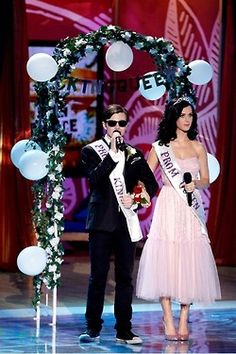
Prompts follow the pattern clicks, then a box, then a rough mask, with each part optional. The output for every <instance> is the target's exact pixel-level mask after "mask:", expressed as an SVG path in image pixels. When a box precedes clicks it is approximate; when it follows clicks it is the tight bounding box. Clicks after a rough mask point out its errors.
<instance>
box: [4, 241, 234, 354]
mask: <svg viewBox="0 0 236 354" xmlns="http://www.w3.org/2000/svg"><path fill="white" fill-rule="evenodd" d="M65 249H66V255H65V257H64V259H65V261H64V263H63V267H62V285H61V286H60V288H59V289H58V306H57V318H56V319H57V323H56V326H52V325H51V322H52V309H51V307H50V306H46V305H45V295H43V296H42V304H41V316H40V322H37V321H36V320H35V319H34V316H35V313H34V310H33V308H32V306H31V299H32V296H33V290H32V277H28V276H25V275H23V274H21V273H7V272H0V277H1V281H0V294H1V297H0V353H131V352H134V353H135V352H137V353H236V286H235V284H236V283H235V280H236V268H235V267H219V268H218V270H219V275H220V282H221V287H222V296H223V298H222V300H220V301H217V302H215V303H214V304H212V305H211V306H208V307H204V306H199V305H193V306H191V311H190V318H189V322H190V323H189V327H190V331H191V335H190V340H189V341H188V342H177V343H171V342H167V341H166V340H165V339H164V335H163V328H162V321H161V316H162V314H161V308H160V305H159V303H150V302H146V301H142V300H140V299H136V298H135V297H134V302H133V311H134V313H133V331H134V332H135V333H138V334H139V335H140V336H141V337H142V339H143V344H142V345H133V346H131V345H122V344H117V343H116V342H115V330H114V328H113V327H114V317H113V315H112V310H113V307H112V303H113V296H114V280H113V264H112V262H111V270H110V273H109V279H108V285H107V293H106V299H105V308H104V316H103V319H104V327H103V330H102V332H101V340H100V343H93V344H80V343H79V340H78V336H79V334H80V333H81V332H82V331H83V330H84V311H85V302H86V291H87V282H88V273H89V261H88V252H87V243H80V242H77V243H66V244H65ZM138 261H139V255H137V259H136V267H135V272H134V277H135V276H136V272H137V265H138ZM51 303H52V294H50V293H49V305H51ZM174 314H175V317H176V320H177V317H178V306H177V305H175V306H174Z"/></svg>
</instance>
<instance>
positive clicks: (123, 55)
mask: <svg viewBox="0 0 236 354" xmlns="http://www.w3.org/2000/svg"><path fill="white" fill-rule="evenodd" d="M133 57H134V55H133V51H132V49H131V48H130V46H129V45H128V44H126V43H124V42H122V41H117V42H115V43H113V44H112V45H111V46H110V47H109V48H108V49H107V51H106V56H105V58H106V63H107V65H108V66H109V68H110V69H111V70H114V71H124V70H126V69H128V68H129V67H130V65H131V64H132V62H133Z"/></svg>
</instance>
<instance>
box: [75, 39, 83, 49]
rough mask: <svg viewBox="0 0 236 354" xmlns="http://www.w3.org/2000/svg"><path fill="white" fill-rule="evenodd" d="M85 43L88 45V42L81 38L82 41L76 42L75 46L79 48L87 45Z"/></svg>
mask: <svg viewBox="0 0 236 354" xmlns="http://www.w3.org/2000/svg"><path fill="white" fill-rule="evenodd" d="M85 43H86V41H85V40H84V39H82V38H81V39H79V40H76V41H75V46H76V47H79V46H80V45H82V44H85Z"/></svg>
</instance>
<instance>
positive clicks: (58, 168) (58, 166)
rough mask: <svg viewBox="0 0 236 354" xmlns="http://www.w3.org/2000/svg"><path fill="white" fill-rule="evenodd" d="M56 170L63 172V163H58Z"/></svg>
mask: <svg viewBox="0 0 236 354" xmlns="http://www.w3.org/2000/svg"><path fill="white" fill-rule="evenodd" d="M55 170H56V171H57V172H61V171H62V164H60V165H57V167H56V168H55Z"/></svg>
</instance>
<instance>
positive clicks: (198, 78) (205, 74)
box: [188, 60, 213, 85]
mask: <svg viewBox="0 0 236 354" xmlns="http://www.w3.org/2000/svg"><path fill="white" fill-rule="evenodd" d="M188 66H189V67H190V68H191V69H192V71H191V74H190V75H189V76H188V79H189V81H190V82H192V83H193V84H195V85H204V84H207V83H208V82H209V81H210V80H211V79H212V76H213V69H212V67H211V65H210V64H209V63H208V62H206V61H205V60H194V61H191V63H189V64H188Z"/></svg>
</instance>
